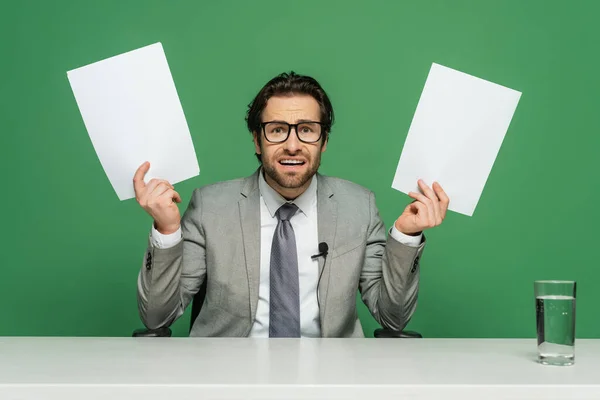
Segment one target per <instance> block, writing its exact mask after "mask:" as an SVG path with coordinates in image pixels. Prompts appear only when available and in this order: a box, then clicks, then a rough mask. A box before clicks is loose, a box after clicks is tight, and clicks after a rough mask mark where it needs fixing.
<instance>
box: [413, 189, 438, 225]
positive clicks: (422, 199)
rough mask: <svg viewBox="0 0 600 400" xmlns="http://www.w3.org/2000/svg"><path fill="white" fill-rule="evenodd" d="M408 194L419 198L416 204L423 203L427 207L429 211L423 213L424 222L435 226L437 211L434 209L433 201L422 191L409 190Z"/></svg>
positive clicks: (416, 198)
mask: <svg viewBox="0 0 600 400" xmlns="http://www.w3.org/2000/svg"><path fill="white" fill-rule="evenodd" d="M408 195H409V196H410V197H411V198H413V199H415V200H417V203H414V204H418V203H421V204H423V205H424V206H425V207H426V209H427V212H422V213H421V216H422V219H423V221H424V223H425V224H427V225H428V226H433V225H434V223H435V211H434V210H433V207H434V204H433V201H432V200H431V199H430V198H429V197H427V196H425V195H424V194H422V193H416V192H409V193H408Z"/></svg>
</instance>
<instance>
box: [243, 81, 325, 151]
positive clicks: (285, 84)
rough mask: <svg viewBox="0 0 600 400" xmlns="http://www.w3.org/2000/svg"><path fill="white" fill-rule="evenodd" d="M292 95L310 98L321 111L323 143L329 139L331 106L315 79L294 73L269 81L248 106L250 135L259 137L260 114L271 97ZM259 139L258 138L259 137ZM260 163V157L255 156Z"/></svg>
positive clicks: (247, 119)
mask: <svg viewBox="0 0 600 400" xmlns="http://www.w3.org/2000/svg"><path fill="white" fill-rule="evenodd" d="M294 94H304V95H309V96H312V97H313V98H314V99H315V100H316V101H317V103H319V108H320V109H321V121H320V122H321V126H322V127H323V133H324V135H323V138H322V139H323V141H325V140H327V138H328V137H329V132H331V126H332V125H333V121H334V115H333V106H332V105H331V101H329V97H328V96H327V93H325V90H323V88H322V87H321V85H319V82H317V80H316V79H314V78H311V77H310V76H306V75H298V74H296V73H295V72H294V71H291V72H290V73H287V72H284V73H282V74H280V75H277V76H276V77H275V78H273V79H271V80H270V81H269V82H267V84H266V85H265V86H264V87H263V88H262V89H261V90H260V92H258V94H257V95H256V97H255V98H254V100H252V102H251V103H250V104H248V111H247V112H246V125H247V126H248V130H249V131H250V133H254V132H256V134H257V135H260V130H261V127H260V123H261V122H262V120H261V118H262V113H263V111H264V109H265V107H266V106H267V101H268V100H269V99H270V98H271V97H273V96H281V95H283V96H290V95H294ZM259 137H260V136H259ZM257 157H258V159H259V161H260V155H258V154H257Z"/></svg>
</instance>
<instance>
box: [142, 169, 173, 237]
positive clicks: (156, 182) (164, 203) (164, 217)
mask: <svg viewBox="0 0 600 400" xmlns="http://www.w3.org/2000/svg"><path fill="white" fill-rule="evenodd" d="M149 169H150V163H149V162H148V161H146V162H145V163H143V164H142V165H140V167H139V168H138V169H137V171H135V175H134V176H133V188H134V190H135V199H136V200H137V202H138V203H139V204H140V206H142V208H143V209H144V210H146V212H147V213H148V214H150V216H151V217H152V218H154V227H155V228H156V230H157V231H159V232H160V233H162V234H163V235H168V234H171V233H175V232H177V230H178V229H179V226H180V223H181V216H180V214H179V208H178V207H177V204H175V203H181V197H180V196H179V193H177V192H176V191H175V188H174V187H173V185H171V184H170V183H169V182H168V181H166V180H164V179H151V180H150V182H148V184H146V183H144V176H146V173H147V172H148V170H149Z"/></svg>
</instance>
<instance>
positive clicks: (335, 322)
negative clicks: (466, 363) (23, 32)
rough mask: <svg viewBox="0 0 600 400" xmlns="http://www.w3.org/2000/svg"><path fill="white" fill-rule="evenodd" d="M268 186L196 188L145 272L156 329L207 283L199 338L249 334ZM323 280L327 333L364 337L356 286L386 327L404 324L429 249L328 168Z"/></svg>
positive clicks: (150, 254)
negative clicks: (412, 242) (404, 236)
mask: <svg viewBox="0 0 600 400" xmlns="http://www.w3.org/2000/svg"><path fill="white" fill-rule="evenodd" d="M259 200H260V193H259V190H258V171H257V172H256V173H254V174H253V175H252V176H250V177H247V178H243V179H236V180H232V181H227V182H221V183H216V184H213V185H209V186H205V187H202V188H200V189H196V190H195V191H194V193H193V196H192V199H191V201H190V204H189V206H188V208H187V210H186V212H185V213H184V215H183V217H182V222H181V226H182V232H183V239H182V240H181V241H180V242H179V243H178V244H177V245H176V246H175V247H172V248H169V249H158V248H154V247H153V246H152V245H151V243H149V247H148V250H147V251H146V254H145V256H144V262H143V265H142V268H141V271H140V274H139V278H138V305H139V311H140V315H141V318H142V321H143V322H144V324H145V325H146V326H147V327H148V328H158V327H161V326H168V325H170V324H172V323H173V321H175V319H177V318H178V317H179V316H181V315H182V314H183V312H184V310H185V308H186V307H187V306H188V305H189V303H190V302H191V300H192V298H193V296H194V294H196V293H197V292H198V290H199V288H200V285H201V284H202V282H203V281H204V280H205V279H206V280H207V291H206V299H205V302H204V304H203V306H202V310H201V311H200V314H199V316H198V318H197V319H196V321H195V323H194V325H193V327H192V330H191V332H190V335H191V336H248V334H249V333H250V329H251V327H252V324H253V322H254V318H255V315H256V307H257V304H258V288H259V273H260V260H259V258H260V203H259ZM317 212H318V216H317V220H318V232H319V238H318V240H319V242H326V243H327V244H328V245H329V255H328V256H327V258H326V262H325V263H324V262H323V258H322V257H321V258H320V259H319V273H321V272H323V274H322V277H321V281H320V284H319V287H318V289H317V290H318V291H319V298H320V299H321V306H320V310H319V313H320V323H321V334H322V336H323V337H363V336H364V335H363V331H362V328H361V325H360V321H359V319H358V314H357V310H356V290H357V289H359V290H360V292H361V295H362V300H363V301H364V303H365V304H366V305H367V307H368V308H369V310H370V311H371V314H373V316H374V317H375V319H376V320H377V321H378V322H379V323H380V324H381V325H382V326H383V327H387V328H392V329H396V330H401V329H402V328H404V326H405V325H406V324H407V323H408V321H409V319H410V317H411V316H412V314H413V312H414V310H415V307H416V303H417V292H418V285H419V259H420V256H421V253H422V251H423V247H424V241H423V243H422V244H421V245H420V246H419V247H418V248H414V247H409V246H405V245H403V244H401V243H399V242H397V241H396V240H394V239H393V238H391V237H390V238H388V239H387V240H386V230H385V227H384V225H383V222H382V220H381V218H380V217H379V212H378V210H377V207H376V205H375V197H374V195H373V193H372V192H370V191H369V190H367V189H365V188H363V187H361V186H359V185H356V184H354V183H351V182H348V181H345V180H342V179H338V178H331V177H327V176H323V175H318V178H317Z"/></svg>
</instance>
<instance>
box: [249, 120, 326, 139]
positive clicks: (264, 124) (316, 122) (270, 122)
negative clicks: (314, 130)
mask: <svg viewBox="0 0 600 400" xmlns="http://www.w3.org/2000/svg"><path fill="white" fill-rule="evenodd" d="M268 124H282V125H287V127H288V131H287V135H286V136H285V139H283V140H282V141H280V142H273V141H271V140H269V139H268V138H267V132H266V131H265V126H267V125H268ZM302 124H318V125H319V126H320V127H321V132H320V134H319V137H318V138H317V140H315V141H314V142H307V141H306V140H302V139H301V138H300V135H298V126H299V125H302ZM260 128H261V131H262V133H263V136H264V137H265V140H266V141H267V142H269V143H275V144H277V143H285V142H286V141H287V140H288V139H289V137H290V133H291V132H292V128H294V132H296V137H297V138H298V140H299V141H301V142H302V143H307V144H313V143H318V142H319V140H321V138H322V137H323V128H324V124H322V123H321V122H319V121H301V122H298V123H297V124H290V123H288V122H285V121H267V122H261V123H260Z"/></svg>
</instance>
